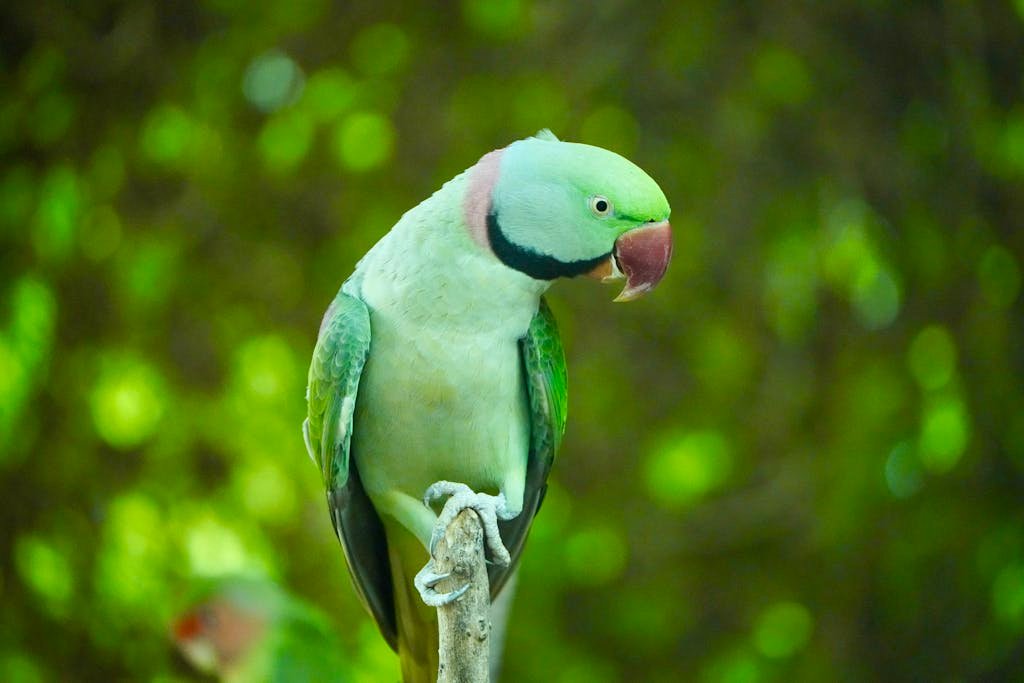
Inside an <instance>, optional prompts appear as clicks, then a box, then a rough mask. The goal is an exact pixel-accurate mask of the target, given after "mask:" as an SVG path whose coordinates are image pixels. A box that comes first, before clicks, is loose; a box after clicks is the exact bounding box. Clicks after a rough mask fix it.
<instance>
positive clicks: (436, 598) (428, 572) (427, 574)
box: [413, 558, 469, 607]
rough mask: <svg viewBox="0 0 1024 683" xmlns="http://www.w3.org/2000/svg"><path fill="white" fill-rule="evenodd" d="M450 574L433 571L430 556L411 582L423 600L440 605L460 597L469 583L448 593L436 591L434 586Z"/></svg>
mask: <svg viewBox="0 0 1024 683" xmlns="http://www.w3.org/2000/svg"><path fill="white" fill-rule="evenodd" d="M450 576H451V573H448V574H438V573H437V572H435V571H434V560H433V558H431V559H430V561H428V562H427V564H426V565H425V566H424V567H423V569H421V570H420V571H419V573H418V574H416V578H414V579H413V584H414V585H415V586H416V590H418V591H419V592H420V597H421V598H423V602H425V603H426V604H428V605H430V606H431V607H441V606H443V605H449V604H451V603H453V602H455V601H456V600H458V599H459V598H461V597H462V594H463V593H465V592H466V591H467V590H469V584H468V583H467V584H466V585H465V586H463V587H462V588H457V589H455V590H453V591H452V592H450V593H438V592H437V591H436V590H435V589H434V586H436V585H437V584H438V583H440V582H441V581H444V580H445V579H447V578H449V577H450Z"/></svg>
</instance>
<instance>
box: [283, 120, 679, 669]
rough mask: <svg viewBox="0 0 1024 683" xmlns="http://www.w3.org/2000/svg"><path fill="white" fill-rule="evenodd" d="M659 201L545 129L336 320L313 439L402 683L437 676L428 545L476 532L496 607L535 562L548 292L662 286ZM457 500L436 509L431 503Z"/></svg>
mask: <svg viewBox="0 0 1024 683" xmlns="http://www.w3.org/2000/svg"><path fill="white" fill-rule="evenodd" d="M668 217H669V205H668V201H667V200H666V199H665V195H664V193H663V192H662V191H661V189H660V188H659V187H658V185H657V183H655V182H654V180H652V179H651V178H650V176H648V175H647V174H646V173H644V172H643V171H642V170H641V169H640V168H638V167H637V166H635V165H634V164H632V163H631V162H629V161H627V160H626V159H624V158H622V157H621V156H619V155H617V154H615V153H613V152H609V151H607V150H604V149H601V148H598V147H592V146H589V145H584V144H577V143H569V142H562V141H560V140H558V139H557V138H556V137H555V136H554V135H553V134H551V133H550V132H549V131H546V130H544V131H541V132H540V133H538V134H537V135H536V136H533V137H530V138H526V139H524V140H518V141H516V142H514V143H512V144H510V145H509V146H507V147H504V148H502V149H498V150H495V151H492V152H490V153H488V154H486V155H484V156H483V157H482V158H481V159H480V160H479V161H478V162H477V163H476V164H475V165H474V166H472V167H471V168H469V169H467V170H466V171H464V172H463V173H461V174H459V175H458V176H456V177H455V178H453V179H452V180H450V181H448V182H447V183H445V184H444V186H443V187H441V189H440V190H438V191H437V192H435V193H434V194H433V195H432V196H431V197H429V198H428V199H426V200H425V201H423V202H422V203H421V204H419V205H418V206H417V207H415V208H414V209H412V210H410V211H408V212H406V213H405V214H404V215H403V216H402V217H401V219H400V220H399V221H398V223H397V224H396V225H395V226H394V227H393V228H392V229H391V231H390V232H388V233H387V234H386V235H385V236H384V237H383V238H382V239H381V240H380V241H379V242H378V243H377V244H376V245H375V246H374V247H373V248H372V249H371V250H370V251H369V252H368V253H367V254H366V255H365V256H364V257H363V258H362V259H361V260H360V261H359V263H358V264H357V265H356V268H355V272H354V273H353V274H352V276H351V277H349V278H348V279H347V280H346V281H345V283H344V284H343V285H342V286H341V290H340V291H339V292H338V295H337V296H336V297H335V299H334V301H333V302H332V303H331V305H330V307H329V308H328V309H327V312H326V314H325V315H324V317H323V322H322V323H321V325H320V333H319V338H318V339H317V343H316V347H315V350H314V352H313V359H312V363H311V365H310V369H309V386H308V388H307V401H308V404H309V406H308V407H309V415H308V418H307V419H306V421H305V422H304V424H303V435H304V437H305V442H306V447H307V449H308V451H309V454H310V457H311V458H313V460H314V462H315V463H316V464H317V465H318V466H319V467H320V471H321V474H322V476H323V480H324V483H325V485H326V488H327V504H328V508H329V511H330V515H331V519H332V522H333V524H334V528H335V531H336V532H337V535H338V537H339V539H340V540H341V544H342V547H343V548H344V550H345V556H346V559H347V561H348V566H349V568H350V570H351V574H352V576H353V578H354V583H355V585H356V588H357V590H358V592H359V595H360V597H361V599H362V601H363V603H364V605H365V606H366V607H367V609H368V610H369V611H370V613H371V614H372V615H373V617H374V619H375V620H376V622H377V625H378V626H379V628H380V630H381V633H382V634H383V635H384V637H385V638H386V639H387V641H388V643H389V644H390V645H391V647H392V648H394V649H396V650H397V651H398V653H399V656H400V658H401V665H402V674H403V677H404V679H405V681H407V682H408V683H412V682H417V681H433V680H435V677H436V675H437V663H438V635H437V626H436V611H435V609H433V607H436V606H437V605H441V604H446V603H448V602H450V601H452V600H454V599H457V598H458V597H459V595H460V594H461V592H462V590H464V588H463V589H459V590H456V591H453V592H450V593H445V594H442V593H439V592H437V591H436V590H435V586H436V584H437V583H438V582H439V581H440V580H442V579H443V578H446V577H445V576H442V575H439V574H438V573H436V572H435V571H434V567H433V559H432V551H433V548H434V545H435V544H436V542H437V541H438V540H439V538H441V536H443V534H444V531H445V529H446V528H447V526H448V524H449V523H451V522H452V520H454V519H455V517H456V516H457V515H458V513H459V512H461V511H462V510H464V509H466V508H472V509H473V510H475V511H476V512H477V513H478V514H479V516H480V519H481V522H482V525H483V529H484V538H485V545H486V547H487V552H488V559H489V563H490V564H489V567H488V573H489V578H490V584H491V585H490V587H491V596H492V598H497V597H498V594H499V592H500V591H501V590H502V588H503V587H504V586H505V585H506V583H507V582H508V581H509V578H510V576H511V573H512V571H513V569H514V568H515V566H516V562H517V560H518V558H519V556H520V554H521V553H522V550H523V545H524V543H525V541H526V536H527V532H528V531H529V528H530V524H531V523H532V521H533V518H534V515H536V514H537V511H538V509H539V508H540V505H541V501H542V500H543V497H544V491H545V489H546V480H547V477H548V473H549V471H550V470H551V466H552V463H553V461H554V457H555V452H556V451H557V450H558V446H559V441H560V440H561V438H562V434H563V431H564V429H565V420H566V391H567V390H566V369H565V358H564V354H563V351H562V344H561V340H560V339H559V335H558V328H557V327H556V325H555V320H554V317H553V316H552V314H551V310H550V309H549V308H548V306H547V304H546V303H545V301H544V298H543V294H544V292H545V291H546V290H547V289H548V287H549V286H550V285H551V283H552V282H553V281H554V280H556V279H558V278H562V277H575V276H578V275H591V276H592V277H596V278H598V279H601V280H611V279H618V278H624V279H625V280H626V283H625V288H624V289H623V291H622V293H621V294H619V296H618V298H617V299H616V301H629V300H632V299H635V298H637V297H638V296H640V295H642V294H644V293H645V292H647V291H649V290H651V289H653V288H654V286H655V285H656V284H657V283H658V281H659V280H660V279H661V278H662V276H663V275H664V273H665V270H666V268H667V267H668V262H669V258H670V257H671V253H672V237H671V230H670V226H669V223H668ZM442 500H445V502H444V505H443V506H442V507H441V509H440V512H435V508H434V507H433V504H434V503H436V502H439V501H442Z"/></svg>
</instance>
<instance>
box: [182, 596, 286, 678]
mask: <svg viewBox="0 0 1024 683" xmlns="http://www.w3.org/2000/svg"><path fill="white" fill-rule="evenodd" d="M280 600H281V598H280V596H279V594H278V593H277V592H276V591H275V590H273V589H272V588H271V587H269V586H266V585H262V584H261V583H259V582H257V581H255V580H250V579H230V580H221V581H218V582H217V583H215V584H211V585H208V586H203V587H202V588H201V589H200V592H199V594H198V595H197V596H196V597H195V598H194V599H193V604H192V606H191V607H190V608H189V609H188V610H187V611H186V612H185V613H184V614H182V615H180V616H179V617H178V618H177V619H175V621H174V623H173V624H172V626H171V637H172V639H173V640H174V643H175V645H176V646H177V647H178V649H179V650H180V651H181V653H182V655H183V656H184V657H185V659H187V660H188V661H189V663H190V664H192V666H194V667H195V668H196V669H199V670H200V671H203V672H205V673H216V674H218V675H221V676H223V675H225V673H226V672H229V671H231V670H232V669H233V668H234V667H235V666H236V665H238V664H239V663H240V662H242V661H243V660H245V659H246V658H247V657H248V655H249V654H250V653H251V652H252V651H253V650H254V649H255V648H257V647H259V645H260V643H261V642H262V641H263V639H264V638H265V636H266V634H267V631H268V628H269V627H271V626H272V622H273V621H274V619H275V618H276V617H275V615H276V613H277V612H278V608H279V604H280Z"/></svg>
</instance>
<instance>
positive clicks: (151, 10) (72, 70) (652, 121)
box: [0, 0, 1024, 683]
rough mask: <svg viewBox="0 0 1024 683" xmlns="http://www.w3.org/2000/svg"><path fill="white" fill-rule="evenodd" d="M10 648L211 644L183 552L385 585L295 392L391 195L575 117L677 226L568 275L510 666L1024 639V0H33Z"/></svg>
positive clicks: (42, 660) (4, 320)
mask: <svg viewBox="0 0 1024 683" xmlns="http://www.w3.org/2000/svg"><path fill="white" fill-rule="evenodd" d="M0 17H2V29H0V55H2V68H0V159H2V167H0V499H2V501H3V503H2V505H0V547H2V557H3V560H2V561H3V565H2V568H3V571H2V574H0V604H2V608H0V679H2V680H4V681H36V680H139V681H169V680H188V679H189V676H190V674H189V672H188V669H187V668H186V667H185V665H184V664H183V662H182V661H180V660H179V659H178V658H177V657H176V656H175V655H174V654H173V652H172V649H171V647H170V645H169V641H168V638H167V624H168V620H169V619H170V617H171V615H172V614H173V613H174V612H175V611H176V610H178V609H179V608H180V603H181V599H182V596H183V595H185V594H186V592H187V590H188V586H189V585H190V582H191V581H193V580H194V579H195V578H196V577H209V576H214V575H218V574H221V573H225V572H233V571H238V570H249V571H257V572H263V573H266V574H267V575H269V576H271V577H273V578H275V579H276V580H278V581H280V582H281V583H283V584H284V585H286V586H288V587H289V588H290V590H292V591H293V592H295V593H297V594H299V595H301V596H303V597H304V598H305V599H307V600H309V601H311V602H314V603H316V604H317V605H319V606H320V607H321V608H322V609H323V610H324V611H325V612H326V613H327V614H329V615H330V617H331V620H332V622H333V623H334V625H335V626H336V627H337V629H338V631H339V633H340V635H341V638H342V641H343V643H344V654H345V657H346V658H347V659H348V660H349V661H350V662H351V663H352V666H353V668H354V670H355V671H356V672H357V679H356V680H359V681H379V680H394V679H395V677H396V676H397V674H396V671H397V664H396V661H395V659H394V658H393V657H392V655H391V654H390V652H389V651H388V650H387V648H386V646H385V645H384V644H383V641H382V640H381V639H380V638H379V637H378V636H377V634H376V631H375V629H374V627H373V626H372V624H371V622H370V621H369V619H368V617H367V616H366V615H365V614H364V613H363V611H362V609H361V608H360V606H359V604H358V602H357V599H356V595H355V592H354V590H353V589H352V587H351V586H350V583H349V579H348V577H347V573H346V569H345V567H344V560H343V557H342V553H341V551H340V549H339V548H338V546H337V542H336V540H335V538H334V534H333V532H332V531H331V529H330V525H329V522H328V516H327V512H326V509H325V505H324V502H323V494H322V491H321V485H320V482H319V480H318V473H317V470H316V468H315V467H314V466H313V465H311V464H310V462H309V460H308V458H307V456H306V454H305V452H304V448H303V445H302V439H301V436H300V431H299V426H300V423H301V421H302V418H303V415H304V411H305V406H304V400H303V392H304V386H305V372H306V367H307V363H308V358H309V356H310V353H311V351H312V348H313V343H314V340H315V336H316V331H317V327H318V324H319V320H320V316H321V314H322V312H323V310H324V309H325V308H326V306H327V304H328V303H329V302H330V300H331V298H332V297H333V295H334V292H335V291H336V289H337V287H338V286H339V284H340V283H341V282H342V280H343V279H344V278H345V277H346V276H347V275H348V273H349V272H350V271H351V269H352V267H353V266H354V264H355V262H356V260H357V259H358V258H359V257H360V256H361V255H362V254H363V253H364V252H365V251H366V250H367V249H368V248H369V247H370V246H371V245H372V244H373V243H374V242H375V241H376V240H377V239H378V238H379V237H380V236H381V235H382V234H383V233H384V232H386V231H387V229H388V228H389V227H390V226H391V225H392V224H393V223H394V222H395V221H396V220H397V218H398V217H399V216H400V215H401V213H402V212H403V211H405V210H406V209H408V208H410V207H412V206H414V205H415V204H416V203H418V202H419V201H420V200H421V199H423V198H424V197H426V196H427V195H429V194H430V193H431V192H432V191H433V190H434V189H436V188H437V187H438V186H439V185H440V184H441V183H442V182H443V181H444V180H446V179H448V178H449V177H451V176H453V175H454V174H455V173H457V172H459V171H461V170H462V169H464V168H466V167H468V166H470V165H472V164H473V163H474V162H475V161H476V160H477V159H478V158H479V157H480V156H481V155H482V154H483V153H484V152H487V151H488V150H490V149H493V148H495V147H500V146H503V145H505V144H507V143H508V142H510V141H511V140H513V139H516V138H520V137H524V136H526V135H529V134H532V133H533V132H535V131H536V130H537V129H538V128H541V127H545V126H547V127H550V128H551V129H552V130H554V131H555V132H556V133H557V134H559V135H560V136H561V137H563V138H564V139H569V140H577V141H583V142H588V143H593V144H598V145H602V146H606V147H608V148H610V149H613V150H615V151H618V152H620V153H622V154H624V155H626V156H627V157H629V158H631V159H633V160H634V161H636V162H637V163H638V164H639V165H640V166H642V167H643V168H645V169H647V170H648V171H649V172H650V173H651V175H652V176H653V177H655V178H656V179H657V180H658V181H659V182H660V183H661V185H662V187H663V188H664V189H665V192H666V194H667V195H668V197H669V199H670V201H671V202H672V205H673V208H674V212H673V216H672V222H673V226H674V228H675V234H676V256H675V259H674V262H673V264H672V268H671V269H670V270H669V274H668V276H667V277H666V279H665V280H664V282H663V283H662V285H661V287H660V288H659V289H658V291H657V292H656V293H655V294H654V295H652V296H650V297H647V298H645V299H643V300H642V301H641V302H638V303H636V304H631V305H628V306H619V305H615V306H613V305H611V304H610V302H609V300H610V299H611V298H612V296H614V294H615V292H614V291H613V290H612V289H603V288H600V287H597V286H595V285H593V284H591V283H589V282H586V283H585V282H562V283H558V284H556V286H555V287H554V288H553V289H552V292H551V295H550V299H551V302H552V305H553V308H554V309H555V312H556V314H557V315H558V317H559V320H560V323H561V326H562V330H563V335H564V337H565V341H566V345H567V350H568V355H569V370H570V384H571V392H570V421H569V429H568V434H567V437H566V440H565V446H564V448H563V451H562V453H561V457H560V461H559V462H558V463H556V467H555V471H554V475H553V476H554V483H553V486H552V490H551V492H550V494H549V496H548V500H547V502H546V503H545V507H544V510H543V511H542V513H541V515H540V517H539V519H538V521H537V524H536V526H535V529H534V532H533V535H532V537H531V541H530V544H529V546H528V548H527V551H526V554H525V560H524V563H523V571H522V576H521V578H522V581H521V583H520V590H519V596H518V600H517V606H516V608H515V611H514V613H513V623H512V627H511V633H510V635H509V641H508V653H507V680H509V681H527V680H550V681H561V682H576V681H596V682H598V683H602V682H606V681H607V682H611V681H625V680H643V681H678V680H693V681H706V682H711V683H718V682H721V683H753V682H756V681H784V680H797V681H825V680H843V681H924V680H927V681H968V680H1014V679H1016V680H1021V679H1022V678H1024V640H1022V636H1024V506H1022V501H1024V387H1022V383H1021V376H1022V370H1024V367H1022V365H1024V316H1022V313H1024V310H1022V309H1024V305H1022V297H1021V279H1022V275H1021V268H1022V258H1024V230H1022V225H1024V218H1022V217H1024V75H1022V74H1024V2H1022V1H1021V0H1017V1H1016V2H1009V1H998V2H997V1H992V2H977V3H971V2H960V1H958V0H946V1H945V2H916V1H909V2H903V1H897V0H865V1H861V2H856V1H854V0H841V1H837V2H829V3H822V2H811V1H809V0H806V1H794V2H789V3H752V2H735V3H726V2H715V1H712V0H702V1H699V2H680V3H671V4H670V3H666V4H657V3H638V2H636V3H630V2H621V1H614V0H602V1H600V2H595V3H578V4H577V5H574V6H569V5H565V4H559V3H553V2H529V1H527V0H463V2H459V3H451V4H445V5H443V6H436V7H428V6H427V4H423V5H422V6H420V7H418V8H417V7H412V6H410V4H409V3H402V2H396V1H395V0H378V1H375V2H354V3H330V2H328V1H327V0H301V1H294V0H282V1H280V2H271V1H268V0H248V1H242V0H208V1H207V2H203V3H194V2H185V1H183V0H174V1H170V2H157V1H155V0H151V1H149V2H128V3H124V2H122V3H113V2H95V1H87V2H76V3H61V2H56V1H55V0H35V1H33V2H20V1H13V0H12V1H9V2H6V3H4V5H3V7H2V9H0Z"/></svg>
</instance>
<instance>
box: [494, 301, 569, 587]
mask: <svg viewBox="0 0 1024 683" xmlns="http://www.w3.org/2000/svg"><path fill="white" fill-rule="evenodd" d="M519 357H520V363H521V367H522V372H523V376H524V378H525V380H526V390H527V393H528V394H529V398H530V459H529V463H528V464H527V468H526V491H525V493H524V494H523V511H522V512H521V513H520V514H519V515H518V516H517V517H515V518H514V519H510V520H508V521H507V522H499V528H500V531H501V538H502V540H503V541H504V543H505V547H506V548H508V551H509V554H511V555H512V562H511V563H510V564H509V565H508V566H507V567H500V566H498V565H491V566H490V568H489V573H490V580H491V596H492V597H493V596H496V595H497V594H498V591H500V590H501V588H502V586H504V584H505V581H506V580H508V578H509V576H511V574H512V571H513V570H514V569H515V567H516V564H517V563H518V560H519V555H520V554H521V553H522V552H523V545H524V544H525V543H526V535H527V533H528V532H529V530H530V524H531V523H532V522H533V517H534V515H536V514H537V511H538V510H539V509H540V505H541V503H542V502H543V500H544V492H545V491H546V490H547V480H548V473H550V472H551V465H552V464H553V463H554V461H555V453H556V452H557V451H558V446H559V444H560V443H561V442H562V434H564V433H565V418H566V408H567V406H568V376H567V373H566V371H565V352H564V351H563V350H562V339H561V337H560V336H559V334H558V326H557V325H556V324H555V316H554V315H552V313H551V309H550V308H548V304H547V301H545V300H544V298H543V297H542V298H541V300H540V307H539V308H538V309H537V314H536V315H535V316H533V320H532V321H531V322H530V329H529V330H527V332H526V336H525V337H523V338H522V339H520V340H519Z"/></svg>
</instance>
